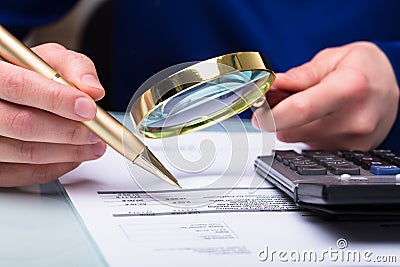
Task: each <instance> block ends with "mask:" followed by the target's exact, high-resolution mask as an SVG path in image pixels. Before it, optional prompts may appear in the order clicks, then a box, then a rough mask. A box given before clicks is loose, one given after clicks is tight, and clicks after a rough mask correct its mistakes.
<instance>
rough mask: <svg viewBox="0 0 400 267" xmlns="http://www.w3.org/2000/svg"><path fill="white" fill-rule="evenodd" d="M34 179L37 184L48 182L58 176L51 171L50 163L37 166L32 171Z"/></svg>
mask: <svg viewBox="0 0 400 267" xmlns="http://www.w3.org/2000/svg"><path fill="white" fill-rule="evenodd" d="M32 178H33V181H34V182H35V183H37V184H46V183H48V182H50V181H52V180H54V179H55V178H57V177H54V175H52V173H51V169H50V168H49V166H48V165H39V166H36V167H35V168H34V169H33V171H32Z"/></svg>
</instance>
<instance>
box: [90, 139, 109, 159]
mask: <svg viewBox="0 0 400 267" xmlns="http://www.w3.org/2000/svg"><path fill="white" fill-rule="evenodd" d="M106 148H107V145H106V144H105V143H104V142H98V143H96V144H94V145H93V154H94V155H95V156H97V157H98V156H101V155H103V154H104V152H106Z"/></svg>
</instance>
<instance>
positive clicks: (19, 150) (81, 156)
mask: <svg viewBox="0 0 400 267" xmlns="http://www.w3.org/2000/svg"><path fill="white" fill-rule="evenodd" d="M105 150H106V144H105V143H103V142H98V143H95V144H92V145H68V144H50V143H38V142H27V141H21V140H15V139H11V138H6V137H0V151H1V153H0V162H8V163H29V164H48V163H60V162H82V161H87V160H94V159H97V158H99V157H100V156H101V155H103V154H104V152H105Z"/></svg>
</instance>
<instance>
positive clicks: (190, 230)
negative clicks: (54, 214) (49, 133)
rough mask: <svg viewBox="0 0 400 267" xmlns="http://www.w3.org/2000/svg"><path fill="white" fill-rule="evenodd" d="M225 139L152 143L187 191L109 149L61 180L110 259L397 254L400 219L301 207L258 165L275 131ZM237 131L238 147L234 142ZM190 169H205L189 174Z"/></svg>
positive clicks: (379, 261)
mask: <svg viewBox="0 0 400 267" xmlns="http://www.w3.org/2000/svg"><path fill="white" fill-rule="evenodd" d="M233 135H235V134H234V133H233ZM244 138H246V140H244ZM228 139H229V140H230V141H229V140H227V136H226V133H220V132H206V131H203V132H199V133H193V134H191V136H190V137H189V135H187V136H186V137H184V138H182V139H181V140H179V142H178V143H177V141H176V140H172V141H168V142H167V143H164V144H162V145H160V143H157V141H152V142H149V143H147V145H148V146H149V147H150V148H151V149H152V151H153V152H154V153H155V154H156V155H157V156H158V157H159V158H160V159H161V160H162V161H163V162H168V167H169V168H170V169H171V170H172V172H173V173H174V174H176V176H177V177H178V179H179V182H180V183H181V184H182V185H183V187H184V189H183V190H177V189H176V188H174V187H171V186H170V185H168V184H166V183H164V182H162V181H159V180H157V178H155V177H149V176H148V174H147V173H145V172H143V171H141V170H139V169H138V168H136V167H135V166H131V165H129V164H127V163H126V161H125V160H124V159H123V158H122V157H121V156H120V155H118V154H116V152H114V151H113V150H111V149H108V150H107V153H106V155H105V156H104V157H103V158H101V159H100V160H97V161H93V162H88V163H85V164H83V165H82V166H81V167H79V168H78V169H77V170H75V171H73V172H71V173H69V174H67V175H66V176H64V177H63V178H62V179H61V181H62V183H63V185H64V186H65V189H66V191H67V193H68V195H69V197H70V199H71V201H72V202H73V204H74V206H75V208H76V210H77V211H78V213H79V215H80V216H81V218H82V219H83V221H84V223H85V225H86V227H87V229H88V231H89V233H90V234H91V235H92V237H93V238H94V240H95V241H96V243H97V245H98V246H99V248H100V250H101V252H102V253H103V255H104V257H105V259H106V260H107V262H108V264H109V265H110V266H228V265H229V266H230V267H232V266H266V265H271V264H272V265H273V266H276V265H278V264H286V265H287V264H288V263H289V264H295V265H297V266H310V265H317V264H320V265H321V266H327V265H336V266H343V265H349V266H366V265H375V266H396V264H398V263H399V262H400V241H399V240H400V239H399V236H400V227H399V224H396V223H391V222H329V221H323V220H321V219H320V218H318V217H316V216H315V215H313V214H311V213H309V212H306V211H301V210H299V209H298V208H297V207H296V206H295V205H293V203H292V202H291V201H290V200H288V198H287V197H286V196H285V195H283V194H282V193H281V192H280V191H278V190H277V189H275V188H274V187H273V186H271V185H270V184H269V183H267V182H265V181H264V180H263V179H262V178H260V177H259V176H257V175H256V174H255V172H254V169H253V166H252V165H253V160H254V159H255V157H256V156H257V155H259V154H260V153H264V154H266V153H270V152H271V149H273V148H274V140H273V136H266V137H265V136H263V137H262V138H260V137H259V135H258V133H257V132H253V133H247V134H246V136H245V137H243V135H240V134H238V136H232V133H230V134H229V138H228ZM237 139H239V140H241V141H240V142H239V143H240V144H242V146H237V147H233V148H232V144H233V143H235V142H236V143H238V141H237ZM264 139H265V141H262V140H264ZM194 140H195V141H194ZM207 140H211V141H212V142H211V144H208V143H207ZM232 140H235V142H232ZM260 142H262V143H263V142H265V143H264V145H263V144H260ZM245 143H246V144H245ZM176 144H178V145H176ZM282 145H283V144H279V145H278V147H282ZM201 146H203V147H201ZM230 146H231V147H230ZM176 147H178V148H179V151H180V152H179V153H180V154H179V155H177V154H176V153H177V150H176ZM231 149H235V150H236V152H232V151H230V150H231ZM207 151H208V152H210V151H211V153H210V154H207ZM215 151H218V153H217V154H216V155H215ZM237 152H240V153H237ZM213 153H214V154H213ZM234 153H236V155H233V156H232V154H234ZM180 157H182V158H180ZM176 158H179V160H178V161H175V159H176ZM232 159H233V161H234V162H233V163H234V164H232V162H231V161H232ZM237 160H239V161H245V168H243V162H237ZM227 166H228V167H227ZM190 168H194V169H196V168H197V170H200V169H201V170H202V171H194V172H192V173H189V171H190ZM144 191H146V192H144ZM383 260H385V261H386V262H383Z"/></svg>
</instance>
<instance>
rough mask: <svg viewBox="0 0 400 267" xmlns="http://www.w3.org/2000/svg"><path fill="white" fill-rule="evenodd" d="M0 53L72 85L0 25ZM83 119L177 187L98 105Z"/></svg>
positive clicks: (129, 156)
mask: <svg viewBox="0 0 400 267" xmlns="http://www.w3.org/2000/svg"><path fill="white" fill-rule="evenodd" d="M0 57H1V58H3V59H4V60H5V61H7V62H9V63H12V64H14V65H17V66H20V67H23V68H26V69H29V70H31V71H34V72H36V73H39V74H41V75H43V76H44V77H47V78H49V79H52V80H53V81H56V82H59V83H62V84H65V85H69V86H73V87H75V86H74V85H73V84H71V83H70V82H68V81H66V80H65V79H64V78H62V77H61V75H60V74H59V73H57V72H56V71H55V70H54V69H53V68H52V67H51V66H50V65H49V64H47V63H46V62H45V61H44V60H43V59H41V58H40V57H39V56H38V55H37V54H35V53H34V52H33V51H32V50H31V49H29V48H28V47H26V46H25V45H24V44H23V43H22V42H21V41H19V40H18V39H17V38H16V37H14V36H13V35H12V34H11V33H10V32H8V31H7V30H6V29H5V28H4V27H3V26H1V25H0ZM75 88H76V87H75ZM83 123H84V124H85V125H86V126H87V127H88V128H89V129H90V130H91V131H93V132H94V133H95V134H97V135H98V136H99V137H100V138H101V139H102V140H104V141H105V142H106V143H107V144H108V145H110V146H111V147H112V148H114V149H115V150H116V151H117V152H119V153H120V154H121V155H123V156H124V157H126V158H127V159H129V160H130V161H131V162H133V163H134V164H136V165H138V166H139V167H141V168H143V169H145V170H146V171H148V172H150V173H152V174H154V175H156V176H158V177H159V178H161V179H163V180H164V181H166V182H168V183H170V184H172V185H175V186H178V187H180V186H179V184H178V181H177V180H176V179H175V177H174V176H173V175H172V174H171V173H170V172H169V171H168V170H167V169H166V168H165V167H164V166H163V165H162V164H161V162H160V161H159V160H158V159H157V158H156V157H155V156H154V155H153V153H151V151H150V150H149V149H148V148H147V147H146V146H145V145H144V144H143V143H142V142H141V141H140V140H139V139H138V138H137V137H136V136H135V135H134V134H133V133H132V132H131V131H129V130H128V129H127V128H126V127H124V126H123V125H122V124H121V123H119V122H118V121H117V120H116V119H114V118H113V117H112V116H111V115H110V114H108V113H107V112H106V111H104V110H103V109H102V108H100V107H99V106H97V113H96V116H95V118H94V119H93V120H91V121H85V122H83ZM123 144H125V146H124V145H123Z"/></svg>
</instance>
